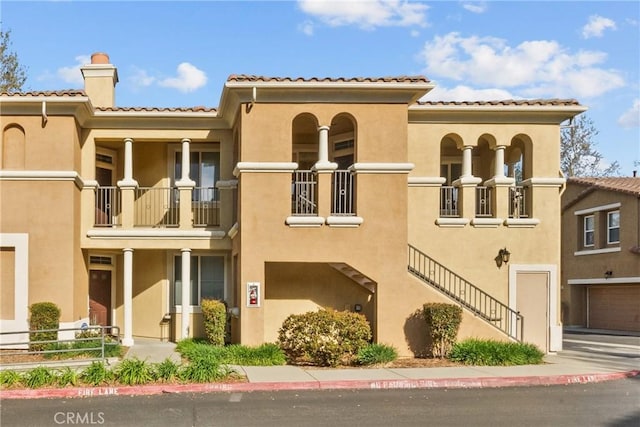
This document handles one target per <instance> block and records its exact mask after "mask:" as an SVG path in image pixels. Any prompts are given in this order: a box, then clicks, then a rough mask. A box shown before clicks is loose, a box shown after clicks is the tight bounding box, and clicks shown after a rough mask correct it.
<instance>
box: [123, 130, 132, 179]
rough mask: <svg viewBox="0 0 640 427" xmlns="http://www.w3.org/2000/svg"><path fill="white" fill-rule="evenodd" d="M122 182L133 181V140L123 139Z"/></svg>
mask: <svg viewBox="0 0 640 427" xmlns="http://www.w3.org/2000/svg"><path fill="white" fill-rule="evenodd" d="M124 180H125V181H133V139H131V138H125V139H124Z"/></svg>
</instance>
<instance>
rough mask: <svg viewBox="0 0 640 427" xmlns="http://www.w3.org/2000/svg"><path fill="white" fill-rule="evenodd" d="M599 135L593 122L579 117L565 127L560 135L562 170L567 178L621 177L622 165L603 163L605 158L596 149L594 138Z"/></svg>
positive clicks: (584, 117) (582, 116)
mask: <svg viewBox="0 0 640 427" xmlns="http://www.w3.org/2000/svg"><path fill="white" fill-rule="evenodd" d="M597 135H598V130H597V129H596V127H595V125H594V123H593V120H591V119H590V118H589V117H587V116H586V115H581V116H578V117H577V118H576V119H574V120H573V123H572V124H571V125H569V126H567V127H564V128H563V129H562V131H561V135H560V169H561V170H562V172H563V173H564V174H565V176H568V177H570V176H612V175H620V164H619V163H618V162H617V161H615V162H613V163H611V164H610V165H607V164H606V163H604V162H603V160H604V157H603V156H602V154H600V152H599V151H598V150H597V149H596V142H595V141H594V138H595V137H596V136H597Z"/></svg>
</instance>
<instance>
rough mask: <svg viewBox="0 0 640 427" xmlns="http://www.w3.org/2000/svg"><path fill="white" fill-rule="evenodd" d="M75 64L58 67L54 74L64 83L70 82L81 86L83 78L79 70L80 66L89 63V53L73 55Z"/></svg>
mask: <svg viewBox="0 0 640 427" xmlns="http://www.w3.org/2000/svg"><path fill="white" fill-rule="evenodd" d="M75 60H76V64H75V65H71V66H68V67H60V68H58V70H57V71H56V76H57V77H58V78H60V79H62V81H64V82H65V83H70V84H74V85H79V86H82V85H83V84H84V80H83V78H82V72H81V71H80V67H82V66H83V65H86V64H90V63H91V56H90V55H78V56H76V57H75Z"/></svg>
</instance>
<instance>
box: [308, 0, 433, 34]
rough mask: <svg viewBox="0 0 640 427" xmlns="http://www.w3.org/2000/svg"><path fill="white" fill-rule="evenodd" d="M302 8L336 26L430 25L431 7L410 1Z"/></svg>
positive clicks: (322, 1)
mask: <svg viewBox="0 0 640 427" xmlns="http://www.w3.org/2000/svg"><path fill="white" fill-rule="evenodd" d="M298 5H299V6H300V9H301V10H302V11H303V12H304V13H306V14H308V15H311V16H314V17H316V18H318V19H319V20H320V21H322V22H324V23H325V24H328V25H330V26H332V27H338V26H343V25H357V26H358V27H360V28H363V29H373V28H375V27H391V26H396V27H408V26H413V25H417V26H421V27H424V26H426V16H425V12H426V11H427V9H428V8H429V6H427V5H425V4H423V3H410V2H409V1H407V0H298Z"/></svg>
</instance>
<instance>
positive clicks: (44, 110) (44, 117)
mask: <svg viewBox="0 0 640 427" xmlns="http://www.w3.org/2000/svg"><path fill="white" fill-rule="evenodd" d="M48 120H49V118H48V117H47V101H42V127H45V126H46V125H47V121H48Z"/></svg>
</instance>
